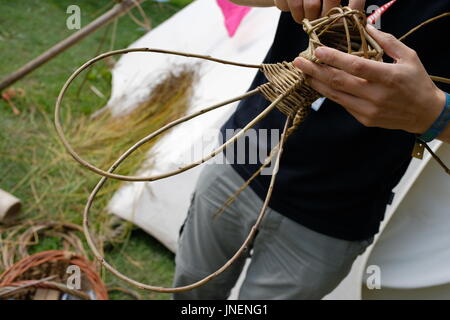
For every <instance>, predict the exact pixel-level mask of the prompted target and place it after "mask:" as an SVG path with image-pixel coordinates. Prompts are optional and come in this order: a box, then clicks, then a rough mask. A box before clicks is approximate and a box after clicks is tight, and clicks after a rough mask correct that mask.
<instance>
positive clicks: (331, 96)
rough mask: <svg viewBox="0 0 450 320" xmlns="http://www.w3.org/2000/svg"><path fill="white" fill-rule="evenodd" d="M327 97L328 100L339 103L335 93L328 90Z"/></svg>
mask: <svg viewBox="0 0 450 320" xmlns="http://www.w3.org/2000/svg"><path fill="white" fill-rule="evenodd" d="M327 96H328V98H329V99H331V100H333V101H334V102H337V103H339V95H338V94H337V92H336V91H334V90H330V92H328V94H327Z"/></svg>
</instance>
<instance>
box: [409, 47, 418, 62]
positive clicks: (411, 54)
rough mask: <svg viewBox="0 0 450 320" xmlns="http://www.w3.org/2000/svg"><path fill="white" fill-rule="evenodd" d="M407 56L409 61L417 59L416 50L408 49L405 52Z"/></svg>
mask: <svg viewBox="0 0 450 320" xmlns="http://www.w3.org/2000/svg"><path fill="white" fill-rule="evenodd" d="M406 54H407V56H408V58H409V59H417V58H418V57H419V56H418V55H417V52H416V50H414V49H411V48H408V50H407V53H406Z"/></svg>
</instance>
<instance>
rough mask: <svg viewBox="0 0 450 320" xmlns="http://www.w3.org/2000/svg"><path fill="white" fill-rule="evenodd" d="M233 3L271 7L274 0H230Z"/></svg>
mask: <svg viewBox="0 0 450 320" xmlns="http://www.w3.org/2000/svg"><path fill="white" fill-rule="evenodd" d="M230 1H231V2H234V3H235V4H238V5H240V6H247V7H273V6H274V5H275V1H274V0H230Z"/></svg>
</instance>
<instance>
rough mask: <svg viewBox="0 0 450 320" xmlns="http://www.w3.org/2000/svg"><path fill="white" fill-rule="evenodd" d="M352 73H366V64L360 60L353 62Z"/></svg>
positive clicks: (351, 65)
mask: <svg viewBox="0 0 450 320" xmlns="http://www.w3.org/2000/svg"><path fill="white" fill-rule="evenodd" d="M350 71H351V73H352V74H362V73H363V71H364V64H363V63H362V61H360V60H359V59H356V60H353V61H352V62H351V64H350Z"/></svg>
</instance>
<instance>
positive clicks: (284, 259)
mask: <svg viewBox="0 0 450 320" xmlns="http://www.w3.org/2000/svg"><path fill="white" fill-rule="evenodd" d="M243 184H244V180H243V179H242V178H241V177H240V175H239V174H238V173H237V172H236V171H235V170H234V169H233V168H232V167H231V166H230V165H225V164H208V165H206V167H205V168H204V169H203V171H202V173H201V174H200V178H199V180H198V183H197V186H196V190H195V193H194V195H193V198H192V202H191V205H190V208H189V212H188V216H187V218H186V221H185V224H184V226H183V229H182V232H181V235H180V239H179V244H178V245H179V247H178V252H177V255H176V270H175V279H174V286H184V285H188V284H191V283H194V282H197V281H199V280H201V279H202V278H204V277H206V276H208V275H209V274H211V273H212V272H214V271H216V270H217V269H218V268H220V267H221V266H222V265H223V264H224V263H225V262H226V261H227V260H228V259H230V257H232V256H233V254H234V253H235V252H236V251H237V249H238V248H239V247H240V246H241V244H242V242H243V241H244V239H245V238H246V236H247V235H248V233H249V231H250V229H251V227H252V226H253V224H254V223H255V220H256V218H257V215H258V213H259V211H260V209H261V207H262V204H263V202H262V200H261V199H260V198H259V197H258V196H257V195H256V193H254V191H253V190H252V189H250V188H247V189H245V190H244V191H243V192H242V193H241V194H240V195H239V197H238V199H237V200H236V201H235V202H234V203H233V204H232V205H231V206H229V207H228V208H227V209H226V210H225V212H223V213H221V214H220V215H218V216H217V215H216V216H215V215H214V213H215V212H216V211H217V210H218V209H219V208H221V207H222V205H223V203H224V202H225V201H226V200H227V199H228V197H229V196H230V195H232V194H233V193H234V192H235V191H236V190H237V189H239V188H240V187H241V186H242V185H243ZM372 240H373V239H372V238H371V239H368V240H364V241H346V240H341V239H336V238H333V237H329V236H327V235H324V234H321V233H318V232H315V231H312V230H310V229H308V228H305V227H304V226H302V225H300V224H298V223H296V222H294V221H292V220H291V219H289V218H286V217H284V216H282V215H281V214H279V213H278V212H276V211H274V210H272V209H270V208H268V210H267V211H266V215H265V217H264V220H263V221H262V224H261V227H260V229H259V231H258V234H257V236H256V238H255V240H254V242H253V247H252V250H251V251H250V252H247V253H246V255H245V256H243V257H242V258H241V259H239V260H238V261H236V262H235V263H234V264H233V265H232V266H231V267H230V268H229V269H228V270H226V271H225V272H224V273H223V274H221V275H219V276H218V277H217V278H215V279H213V280H211V281H210V282H208V283H207V284H205V285H203V286H201V287H199V288H196V289H194V290H191V291H187V292H182V293H176V294H174V296H173V298H174V299H226V298H227V297H228V296H229V294H230V291H231V289H232V288H233V286H234V285H235V283H236V281H237V279H238V277H239V275H240V273H241V271H242V269H243V266H244V263H245V260H246V258H248V257H250V255H251V257H250V258H251V262H250V265H249V267H248V269H247V273H246V275H245V279H244V282H243V284H242V286H241V289H240V291H239V299H246V300H247V299H320V298H322V297H324V296H325V295H326V294H328V293H329V292H331V291H332V290H333V289H334V288H335V287H336V286H337V285H338V284H339V283H340V282H341V281H342V280H343V279H344V278H345V276H346V275H347V274H348V273H349V271H350V269H351V266H352V264H353V262H354V260H355V259H356V257H357V256H358V255H360V254H361V253H363V252H364V250H365V249H366V248H367V246H368V245H369V244H370V243H371V242H372Z"/></svg>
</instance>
